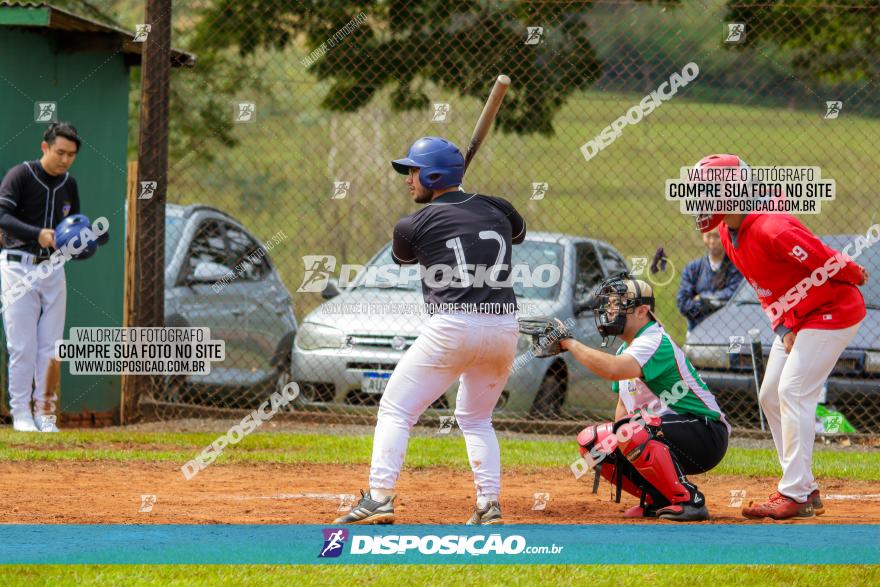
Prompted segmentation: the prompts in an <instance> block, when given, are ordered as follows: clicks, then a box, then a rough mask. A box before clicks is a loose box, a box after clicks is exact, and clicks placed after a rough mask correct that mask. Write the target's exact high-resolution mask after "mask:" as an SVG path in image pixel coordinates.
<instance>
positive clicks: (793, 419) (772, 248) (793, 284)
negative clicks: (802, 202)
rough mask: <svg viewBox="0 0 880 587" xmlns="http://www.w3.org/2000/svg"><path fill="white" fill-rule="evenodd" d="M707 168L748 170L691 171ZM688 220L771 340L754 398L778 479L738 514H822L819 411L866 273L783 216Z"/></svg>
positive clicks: (717, 163)
mask: <svg viewBox="0 0 880 587" xmlns="http://www.w3.org/2000/svg"><path fill="white" fill-rule="evenodd" d="M706 168H734V169H748V170H750V169H751V168H750V167H749V165H748V164H747V163H746V162H745V161H743V160H742V159H740V158H739V157H738V156H736V155H730V154H715V155H708V156H706V157H704V158H702V159H701V160H700V161H699V162H698V163H697V164H696V169H701V170H702V169H706ZM695 220H696V225H697V229H698V230H699V231H700V232H706V231H708V230H712V229H713V228H715V227H716V226H720V233H721V243H722V244H723V245H724V250H725V251H726V252H727V255H728V256H729V257H730V260H731V261H732V262H733V263H734V264H735V265H736V266H737V267H738V268H739V270H740V271H742V273H743V275H744V276H745V278H746V279H747V280H748V282H749V284H751V286H752V287H753V288H754V290H755V293H756V294H757V296H758V300H759V301H760V302H761V308H762V309H763V310H764V312H765V313H766V314H767V317H768V318H769V319H770V326H771V328H772V330H773V332H774V333H776V337H775V338H774V340H773V346H772V348H771V349H770V356H769V357H768V358H767V367H766V369H765V372H764V380H763V381H762V382H761V390H760V392H759V393H758V400H759V402H760V403H761V408H762V409H763V411H764V415H765V416H766V417H767V423H768V424H769V425H770V432H771V433H772V434H773V443H774V445H775V446H776V453H777V456H778V458H779V464H780V465H781V467H782V478H781V479H780V480H779V483H778V484H777V487H776V491H775V492H773V493H772V494H771V495H770V497H769V499H768V500H767V501H765V502H762V503H757V504H754V503H752V504H749V505H748V506H746V507H745V508H743V511H742V514H743V516H745V517H747V518H753V519H756V518H771V519H774V520H786V519H790V518H810V517H813V516H814V515H818V514H822V513H824V511H825V506H824V504H823V503H822V497H821V494H820V492H819V485H818V483H816V479H815V477H814V476H813V471H812V463H813V444H814V442H815V439H816V406H817V405H818V403H819V397H820V395H821V394H822V388H823V386H824V384H825V381H826V380H827V379H828V376H829V375H830V374H831V370H832V369H834V366H835V364H836V363H837V360H838V359H839V358H840V355H841V353H842V352H843V351H844V350H845V349H846V347H847V346H848V345H849V344H850V342H851V341H852V340H853V338H855V336H856V333H857V332H858V330H859V326H861V324H862V322H863V321H864V319H865V316H866V313H867V311H866V306H865V298H864V297H863V296H862V292H861V291H859V286H863V285H865V284H866V283H867V282H868V277H869V276H868V270H867V269H865V268H864V267H862V266H861V265H859V264H858V263H856V262H855V261H853V260H852V258H851V257H849V255H848V254H846V253H845V252H844V253H841V252H838V251H835V250H834V249H832V248H831V247H829V246H827V245H825V243H823V242H822V241H821V240H819V238H818V237H816V235H814V234H813V233H812V232H810V230H809V229H808V228H807V227H806V226H804V225H803V223H801V221H800V220H798V219H797V218H795V217H794V216H791V215H789V214H760V213H755V212H752V213H749V214H725V213H719V212H712V213H703V214H699V215H698V216H696V217H695Z"/></svg>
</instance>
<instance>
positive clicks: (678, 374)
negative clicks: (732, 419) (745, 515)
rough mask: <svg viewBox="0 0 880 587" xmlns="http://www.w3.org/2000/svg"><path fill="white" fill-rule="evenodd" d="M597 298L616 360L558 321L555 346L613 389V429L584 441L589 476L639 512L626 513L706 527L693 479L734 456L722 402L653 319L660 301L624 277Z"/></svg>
mask: <svg viewBox="0 0 880 587" xmlns="http://www.w3.org/2000/svg"><path fill="white" fill-rule="evenodd" d="M594 295H595V300H596V301H595V304H596V305H595V310H594V315H595V320H596V328H597V329H598V331H599V334H601V335H602V336H603V337H604V342H603V345H607V343H608V338H609V337H620V339H621V340H622V341H623V344H622V345H621V346H620V348H619V349H618V351H617V354H616V355H611V354H609V353H605V352H603V351H600V350H597V349H593V348H590V347H588V346H587V345H585V344H582V343H580V342H578V341H576V340H575V339H574V338H573V336H572V333H571V332H570V331H569V330H568V328H567V327H566V326H565V325H564V324H563V323H562V322H560V321H558V320H557V321H556V328H555V330H556V332H555V333H554V335H551V336H546V337H545V339H546V340H549V341H551V342H550V343H549V344H551V345H558V349H559V351H560V352H562V351H568V352H570V353H571V354H572V355H573V356H574V358H575V359H577V361H578V362H579V363H581V364H582V365H584V366H585V367H587V369H589V370H590V371H592V372H593V373H595V374H596V375H598V376H599V377H602V378H604V379H608V380H610V381H612V382H613V383H612V384H611V389H612V391H613V392H614V393H616V394H617V396H618V400H617V408H616V409H615V413H614V420H615V421H614V422H605V423H602V424H598V425H593V426H587V427H586V428H584V429H583V430H582V431H581V432H580V433H579V434H578V436H577V442H578V446H579V450H580V453H581V456H582V457H583V459H584V461H585V466H586V467H587V468H593V469H594V471H595V472H596V479H595V481H594V484H593V491H594V492H595V491H597V490H598V484H599V479H600V477H602V478H605V479H607V480H608V481H610V482H611V484H612V485H613V486H614V487H615V488H616V500H617V501H618V502H619V501H620V497H621V491H626V492H627V493H629V494H631V495H633V496H635V497H638V498H639V504H638V505H636V506H633V507H631V508H630V509H629V510H627V512H626V513H625V514H624V515H625V516H626V517H629V518H642V517H649V518H652V517H655V518H662V519H665V520H674V521H680V522H692V521H701V520H707V519H708V518H709V511H708V508H707V507H706V501H705V498H704V496H703V494H702V493H700V491H699V490H698V489H697V486H696V485H694V484H693V483H692V482H691V481H689V480H688V478H687V475H690V474H696V473H704V472H706V471H709V470H711V469H712V468H713V467H715V466H716V465H717V464H718V463H719V462H721V459H723V458H724V455H725V453H726V452H727V442H728V436H729V434H730V425H729V424H728V423H727V420H726V418H725V416H724V413H723V412H722V411H721V408H719V407H718V402H716V401H715V397H714V396H713V395H712V393H711V392H710V391H709V389H708V387H706V384H705V383H704V382H703V380H702V379H701V378H700V376H699V374H698V373H697V372H696V370H695V369H694V367H693V365H691V363H690V361H689V360H688V359H687V358H686V357H685V355H684V353H683V352H682V350H681V348H679V347H678V345H677V344H675V342H674V341H673V340H672V338H671V337H670V336H669V335H668V334H667V333H666V331H665V330H664V329H663V326H662V325H661V324H660V322H659V321H658V320H657V318H656V317H655V315H654V292H653V290H652V288H651V286H650V285H648V284H647V283H646V282H644V281H641V280H636V279H632V278H630V277H629V276H627V275H626V274H621V275H619V276H616V277H612V278H610V279H607V280H605V281H603V282H602V283H601V284H600V285H599V287H598V289H597V291H596V293H595V294H594Z"/></svg>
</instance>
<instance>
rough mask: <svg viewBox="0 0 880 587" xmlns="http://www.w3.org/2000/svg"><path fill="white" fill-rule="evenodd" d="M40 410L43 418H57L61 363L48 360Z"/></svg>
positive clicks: (59, 398)
mask: <svg viewBox="0 0 880 587" xmlns="http://www.w3.org/2000/svg"><path fill="white" fill-rule="evenodd" d="M44 398H45V399H44V400H43V406H42V409H41V410H40V411H41V412H42V414H41V415H43V416H57V408H58V403H59V402H60V400H61V362H60V361H58V360H56V359H54V358H53V359H50V360H49V366H48V367H47V368H46V393H45V395H44Z"/></svg>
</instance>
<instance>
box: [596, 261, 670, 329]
mask: <svg viewBox="0 0 880 587" xmlns="http://www.w3.org/2000/svg"><path fill="white" fill-rule="evenodd" d="M595 300H596V303H595V306H594V307H593V317H594V318H595V320H596V330H598V331H599V334H601V335H602V346H607V344H608V337H614V336H618V335H619V334H623V329H624V328H625V327H626V315H627V314H632V313H633V312H634V311H635V309H636V308H638V307H639V306H643V305H647V306H649V308H650V309H649V311H648V315H649V316H651V319H652V320H654V321H657V317H656V316H654V289H653V288H652V287H651V286H650V285H648V284H647V283H646V282H644V281H642V280H640V279H633V278H631V277H630V276H629V275H628V274H626V273H621V274H620V275H616V276H614V277H611V278H609V279H606V280H605V281H603V282H602V283H600V284H599V287H598V288H597V289H596V293H595ZM609 314H613V316H609Z"/></svg>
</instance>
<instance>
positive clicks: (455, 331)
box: [370, 313, 518, 495]
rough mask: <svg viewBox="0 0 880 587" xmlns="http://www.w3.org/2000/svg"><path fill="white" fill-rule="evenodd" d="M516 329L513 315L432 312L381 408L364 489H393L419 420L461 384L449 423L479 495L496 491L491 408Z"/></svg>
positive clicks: (513, 349) (512, 349)
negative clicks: (455, 429)
mask: <svg viewBox="0 0 880 587" xmlns="http://www.w3.org/2000/svg"><path fill="white" fill-rule="evenodd" d="M517 337H518V325H517V321H516V317H515V315H513V314H506V315H488V314H463V313H458V314H438V315H435V316H432V317H431V318H430V319H429V320H428V321H427V323H426V325H425V328H424V329H423V331H422V333H421V334H420V335H419V337H418V338H417V339H416V341H415V343H414V344H413V346H412V347H410V348H409V350H407V352H406V353H405V354H404V356H403V358H402V359H401V360H400V362H399V363H398V364H397V367H396V368H395V369H394V373H392V375H391V378H390V379H389V380H388V386H387V387H386V388H385V393H384V394H383V395H382V401H381V402H380V404H379V415H378V421H377V423H376V433H375V436H374V437H373V459H372V465H371V468H370V487H371V488H377V489H393V488H394V486H395V484H396V483H397V478H398V477H399V476H400V469H401V467H402V466H403V460H404V457H405V455H406V447H407V443H408V442H409V433H410V429H411V428H412V427H413V425H414V424H415V423H416V421H418V419H419V416H420V415H421V414H422V413H423V412H424V411H425V410H426V409H427V408H428V407H429V406H430V405H431V404H432V403H434V401H436V400H437V399H438V398H440V396H441V395H443V393H444V392H445V391H446V390H447V389H448V388H449V386H450V385H452V383H453V382H454V381H455V380H456V379H459V388H458V397H457V398H456V402H455V419H456V422H457V423H458V426H459V428H461V431H462V433H463V435H464V440H465V444H466V445H467V452H468V458H469V459H470V463H471V469H472V470H473V472H474V484H475V485H476V488H477V495H489V494H494V495H497V494H498V493H499V491H500V488H501V452H500V449H499V448H498V439H497V438H496V436H495V429H494V428H493V427H492V410H493V409H494V408H495V406H496V404H497V403H498V398H499V397H501V392H502V391H503V390H504V386H505V384H506V383H507V378H508V377H509V376H510V368H511V365H512V364H513V359H514V357H515V355H516V341H517Z"/></svg>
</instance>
